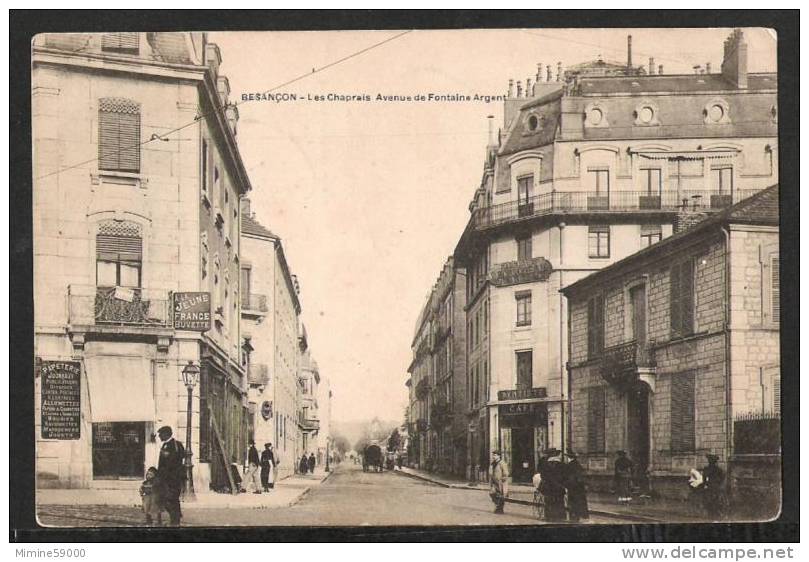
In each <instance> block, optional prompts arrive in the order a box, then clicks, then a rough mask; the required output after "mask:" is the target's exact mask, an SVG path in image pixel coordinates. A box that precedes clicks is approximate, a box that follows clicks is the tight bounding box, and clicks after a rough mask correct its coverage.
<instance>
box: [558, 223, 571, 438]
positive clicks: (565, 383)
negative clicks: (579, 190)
mask: <svg viewBox="0 0 809 562" xmlns="http://www.w3.org/2000/svg"><path fill="white" fill-rule="evenodd" d="M564 230H565V223H563V222H560V223H559V289H561V288H562V287H564V282H563V279H564V271H563V270H562V265H563V263H564V259H563V257H562V256H563V253H562V248H563V244H562V234H563V232H564ZM564 301H565V297H564V295H563V294H562V293H561V292H560V293H559V377H560V379H559V390H560V391H561V394H562V412H561V414H562V415H561V421H562V429H561V433H562V435H561V438H562V453H563V454H564V453H567V432H566V431H565V430H566V429H569V426H568V423H567V422H568V420H567V419H566V417H567V416H568V415H569V412H570V408H565V402H566V401H567V400H568V398H569V397H570V391H569V387H570V377H568V378H567V380H565V375H566V369H565V362H564V361H563V360H562V358H563V354H562V352H563V350H564V344H563V340H564V331H565V330H564V327H565V326H567V327H568V328H569V326H570V324H564V323H563V322H562V310H563V309H564ZM568 316H569V312H568ZM568 320H569V319H568ZM566 386H567V387H568V388H567V392H566V389H565V387H566Z"/></svg>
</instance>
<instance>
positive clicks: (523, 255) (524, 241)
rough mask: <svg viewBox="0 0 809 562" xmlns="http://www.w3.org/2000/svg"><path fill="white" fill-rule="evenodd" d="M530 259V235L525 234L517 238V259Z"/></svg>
mask: <svg viewBox="0 0 809 562" xmlns="http://www.w3.org/2000/svg"><path fill="white" fill-rule="evenodd" d="M532 257H534V256H533V255H532V249H531V235H530V234H527V235H525V236H522V237H520V238H517V259H518V260H519V261H523V260H530V259H531V258H532Z"/></svg>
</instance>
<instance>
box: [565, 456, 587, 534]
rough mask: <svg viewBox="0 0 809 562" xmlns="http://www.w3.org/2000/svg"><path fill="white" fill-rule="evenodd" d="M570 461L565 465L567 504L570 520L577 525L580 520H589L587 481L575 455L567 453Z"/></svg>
mask: <svg viewBox="0 0 809 562" xmlns="http://www.w3.org/2000/svg"><path fill="white" fill-rule="evenodd" d="M568 457H569V458H570V461H569V462H568V463H567V470H566V473H567V474H566V476H567V481H566V483H565V487H566V488H567V504H568V510H569V512H570V520H571V521H574V522H576V523H578V522H579V521H581V520H582V519H585V520H586V519H589V518H590V509H589V507H588V505H587V479H586V474H585V472H584V467H583V466H582V465H581V463H580V462H579V459H578V457H577V456H576V454H575V453H573V452H570V453H568Z"/></svg>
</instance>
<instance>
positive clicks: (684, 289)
mask: <svg viewBox="0 0 809 562" xmlns="http://www.w3.org/2000/svg"><path fill="white" fill-rule="evenodd" d="M680 306H681V307H682V312H681V316H680V322H681V325H680V333H681V334H682V335H684V336H687V335H690V334H692V333H694V260H690V259H689V260H687V261H685V262H683V263H682V264H681V265H680Z"/></svg>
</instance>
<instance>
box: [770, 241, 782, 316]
mask: <svg viewBox="0 0 809 562" xmlns="http://www.w3.org/2000/svg"><path fill="white" fill-rule="evenodd" d="M780 267H781V259H780V257H779V256H772V257H770V314H771V321H772V322H775V323H776V324H777V323H779V322H780V321H781V269H780Z"/></svg>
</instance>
